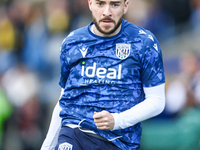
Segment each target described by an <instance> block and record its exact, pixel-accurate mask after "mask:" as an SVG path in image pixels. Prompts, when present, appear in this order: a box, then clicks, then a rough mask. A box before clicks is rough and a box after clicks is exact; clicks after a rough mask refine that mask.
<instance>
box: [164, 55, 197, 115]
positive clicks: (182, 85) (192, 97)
mask: <svg viewBox="0 0 200 150" xmlns="http://www.w3.org/2000/svg"><path fill="white" fill-rule="evenodd" d="M179 65H180V70H181V72H180V74H179V75H178V76H177V77H176V79H175V80H173V81H172V82H170V83H169V85H168V88H167V92H166V99H167V101H166V112H167V113H169V114H170V115H175V114H178V113H180V112H181V111H183V110H184V109H186V108H188V107H199V106H200V92H199V91H200V71H199V63H198V55H196V54H195V53H192V52H188V53H185V54H184V55H183V56H182V57H181V59H180V64H179Z"/></svg>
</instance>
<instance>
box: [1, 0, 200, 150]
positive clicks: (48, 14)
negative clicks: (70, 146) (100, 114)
mask: <svg viewBox="0 0 200 150" xmlns="http://www.w3.org/2000/svg"><path fill="white" fill-rule="evenodd" d="M125 19H127V20H128V21H130V22H132V23H134V24H137V25H139V26H142V27H144V28H146V29H148V30H150V31H152V32H153V33H154V34H155V35H156V37H157V39H158V40H159V42H160V45H161V49H162V52H163V61H164V67H165V74H166V108H165V110H164V112H163V113H162V114H160V115H159V116H157V117H154V118H152V119H150V120H147V121H145V122H143V123H142V124H143V137H142V146H141V150H188V149H191V150H199V149H200V107H199V106H200V73H199V71H200V68H199V58H200V57H199V56H200V0H130V7H129V11H128V13H127V14H126V15H125ZM90 22H91V13H90V11H89V9H88V3H87V0H0V150H11V149H14V150H38V149H40V146H41V144H42V142H43V140H44V138H45V136H46V133H47V130H48V126H49V122H50V119H51V113H52V111H53V107H54V105H55V103H56V102H57V100H58V98H59V95H60V87H59V85H58V82H59V75H60V74H59V73H60V64H59V51H60V45H61V43H62V41H63V39H64V38H65V37H66V36H67V35H68V33H69V32H70V31H72V30H74V29H77V28H79V27H82V26H85V25H88V24H89V23H90Z"/></svg>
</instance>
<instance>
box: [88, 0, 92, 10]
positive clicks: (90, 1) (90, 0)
mask: <svg viewBox="0 0 200 150" xmlns="http://www.w3.org/2000/svg"><path fill="white" fill-rule="evenodd" d="M88 5H89V8H90V10H91V11H92V0H88Z"/></svg>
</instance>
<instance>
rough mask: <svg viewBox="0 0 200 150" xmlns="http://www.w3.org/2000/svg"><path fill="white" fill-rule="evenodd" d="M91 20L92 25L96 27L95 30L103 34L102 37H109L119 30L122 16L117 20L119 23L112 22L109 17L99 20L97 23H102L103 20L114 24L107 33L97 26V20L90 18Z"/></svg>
mask: <svg viewBox="0 0 200 150" xmlns="http://www.w3.org/2000/svg"><path fill="white" fill-rule="evenodd" d="M92 18H93V22H94V24H95V26H96V28H97V30H98V31H99V32H101V33H103V34H104V35H110V34H112V33H114V32H115V31H116V30H117V29H118V28H119V26H120V25H121V23H122V19H123V15H122V16H121V17H120V19H119V21H118V22H117V23H116V22H115V21H114V20H112V19H111V18H110V17H105V18H103V19H101V20H99V22H101V21H104V20H106V21H112V22H113V23H114V24H115V26H114V28H113V29H112V30H110V31H108V32H106V31H104V30H103V29H102V28H101V27H100V26H99V24H98V23H97V20H96V18H95V17H94V16H92Z"/></svg>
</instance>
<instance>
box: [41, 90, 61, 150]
mask: <svg viewBox="0 0 200 150" xmlns="http://www.w3.org/2000/svg"><path fill="white" fill-rule="evenodd" d="M63 91H64V90H63V89H62V91H61V95H60V97H61V96H62V94H63ZM60 111H61V107H60V106H59V102H57V104H56V106H55V108H54V110H53V114H52V118H51V123H50V126H49V130H48V133H47V135H46V138H45V140H44V142H43V144H42V147H41V150H52V149H54V148H55V146H56V144H57V140H58V134H59V131H60V124H61V118H60V117H59V113H60Z"/></svg>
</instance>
